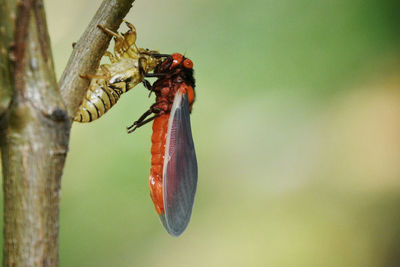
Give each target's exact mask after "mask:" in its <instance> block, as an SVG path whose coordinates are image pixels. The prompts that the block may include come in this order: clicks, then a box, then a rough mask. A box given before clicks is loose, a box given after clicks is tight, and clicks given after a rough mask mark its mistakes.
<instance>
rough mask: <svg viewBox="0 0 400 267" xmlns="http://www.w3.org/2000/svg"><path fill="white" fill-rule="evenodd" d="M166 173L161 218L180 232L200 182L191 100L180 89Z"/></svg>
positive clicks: (171, 123) (170, 130)
mask: <svg viewBox="0 0 400 267" xmlns="http://www.w3.org/2000/svg"><path fill="white" fill-rule="evenodd" d="M163 177H164V178H163V198H164V210H165V215H164V214H163V215H162V216H161V217H160V219H161V221H162V223H163V225H164V227H165V229H166V230H167V231H168V233H170V234H171V235H173V236H179V235H180V234H182V233H183V231H184V230H185V229H186V227H187V225H188V223H189V220H190V216H191V214H192V208H193V202H194V197H195V194H196V186H197V160H196V153H195V149H194V144H193V138H192V131H191V127H190V110H189V101H188V96H187V94H184V93H181V92H179V90H178V92H177V93H176V95H175V98H174V103H173V105H172V109H171V113H170V119H169V122H168V132H167V140H166V149H165V157H164V168H163Z"/></svg>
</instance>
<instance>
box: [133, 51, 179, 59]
mask: <svg viewBox="0 0 400 267" xmlns="http://www.w3.org/2000/svg"><path fill="white" fill-rule="evenodd" d="M139 54H143V55H147V56H151V57H155V58H160V57H170V56H171V55H168V54H159V53H153V52H151V51H149V52H147V51H143V52H140V53H139Z"/></svg>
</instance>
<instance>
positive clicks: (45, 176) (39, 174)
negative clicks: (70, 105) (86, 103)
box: [0, 0, 70, 266]
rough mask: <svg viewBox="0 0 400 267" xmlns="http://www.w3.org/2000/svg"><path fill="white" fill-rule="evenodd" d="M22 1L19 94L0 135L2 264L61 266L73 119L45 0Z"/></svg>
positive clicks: (16, 50) (18, 23) (16, 48)
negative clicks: (62, 207)
mask: <svg viewBox="0 0 400 267" xmlns="http://www.w3.org/2000/svg"><path fill="white" fill-rule="evenodd" d="M19 3H21V4H19V6H18V13H17V17H16V28H15V35H14V36H15V37H14V39H15V46H14V54H15V58H16V59H17V60H16V61H15V66H14V68H13V72H14V77H15V82H14V88H15V93H14V96H13V100H12V101H11V106H10V108H9V109H8V111H7V113H5V117H4V121H3V124H2V129H1V130H2V132H1V134H0V145H1V150H2V153H1V154H2V164H3V190H4V248H3V253H4V254H3V266H57V265H58V218H59V216H58V215H59V201H60V185H61V174H62V169H63V167H64V161H65V156H66V153H67V149H68V139H69V131H70V128H69V125H70V124H69V120H68V116H67V111H66V109H65V106H64V103H63V101H62V98H61V95H60V92H59V90H58V86H57V81H56V78H55V74H54V68H53V61H52V55H51V52H50V50H49V48H50V40H49V36H48V34H47V25H46V18H45V13H44V9H43V3H42V1H41V0H25V1H20V2H19Z"/></svg>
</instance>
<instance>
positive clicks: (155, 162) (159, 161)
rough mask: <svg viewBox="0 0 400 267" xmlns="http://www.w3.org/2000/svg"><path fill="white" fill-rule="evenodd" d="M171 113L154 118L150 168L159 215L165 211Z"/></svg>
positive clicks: (152, 196)
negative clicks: (165, 180) (164, 175)
mask: <svg viewBox="0 0 400 267" xmlns="http://www.w3.org/2000/svg"><path fill="white" fill-rule="evenodd" d="M168 120H169V114H164V115H161V116H160V117H157V118H156V119H154V122H153V135H152V136H151V143H152V145H151V168H150V177H149V185H150V196H151V199H152V200H153V203H154V206H155V209H156V211H157V213H158V215H161V213H164V202H163V193H162V192H163V188H162V185H163V166H164V154H165V141H166V135H167V131H168Z"/></svg>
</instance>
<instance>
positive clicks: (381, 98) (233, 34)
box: [46, 0, 400, 267]
mask: <svg viewBox="0 0 400 267" xmlns="http://www.w3.org/2000/svg"><path fill="white" fill-rule="evenodd" d="M99 3H100V0H96V1H95V0H91V1H78V0H71V1H59V0H53V1H46V8H47V13H48V15H47V16H48V24H49V28H50V35H51V37H52V45H53V49H54V55H55V64H56V69H57V73H58V75H61V73H62V70H63V68H64V66H65V64H66V62H67V60H68V57H69V55H70V53H71V44H72V42H74V41H76V40H77V39H78V38H79V36H80V34H81V33H82V32H83V30H84V28H85V27H86V25H87V24H88V22H89V20H90V19H91V17H92V16H93V14H94V13H95V11H96V8H97V6H98V5H99ZM399 3H400V2H398V1H389V0H384V1H374V0H353V1H346V0H338V1H327V0H325V1H321V0H318V1H317V0H301V1H295V0H282V1H270V0H267V1H264V0H255V1H251V2H248V1H247V2H246V1H226V0H223V1H211V0H204V1H198V0H195V1H184V0H172V1H155V0H148V1H139V0H137V1H136V2H135V4H134V6H133V9H132V11H131V12H130V13H129V15H128V17H127V20H129V21H131V22H133V23H134V25H135V26H136V28H137V30H138V45H139V46H141V47H148V48H151V49H160V50H161V51H162V52H165V53H172V52H182V53H186V55H187V56H188V57H190V58H191V59H193V61H194V63H195V70H196V79H197V102H196V103H195V105H194V110H193V114H192V128H193V129H192V131H193V135H194V139H195V145H196V149H197V154H198V161H199V168H200V169H199V187H198V194H197V199H196V203H195V208H194V213H193V217H192V221H191V224H190V225H189V228H188V229H187V231H186V232H185V233H184V235H183V236H182V237H180V238H178V239H175V238H171V237H170V236H168V235H167V233H166V232H165V231H164V229H163V228H162V226H161V224H160V222H159V220H158V218H157V215H156V213H155V211H154V209H153V204H152V202H151V200H150V197H149V192H148V185H147V177H148V173H149V166H150V161H149V158H150V135H151V126H150V125H148V126H147V127H143V128H141V129H140V130H138V131H137V132H135V133H134V134H131V135H127V134H126V131H125V126H127V125H129V124H130V123H131V122H133V121H134V120H136V119H137V118H138V117H139V116H140V115H141V114H142V112H144V111H145V110H146V108H147V107H148V106H149V105H150V104H151V103H152V102H153V98H151V99H149V98H147V94H148V92H146V90H145V89H144V88H143V87H142V86H138V87H136V88H135V89H133V90H132V91H131V92H130V93H128V94H126V95H125V96H123V97H122V99H121V100H120V102H119V104H118V105H116V106H115V107H114V108H113V109H112V110H111V111H110V112H109V113H107V114H106V115H105V116H104V117H103V118H102V119H100V120H98V121H95V122H93V123H91V124H77V123H75V124H74V126H73V129H72V136H71V144H70V153H69V155H68V159H67V164H66V168H65V174H64V177H63V187H62V197H63V198H62V205H61V225H60V263H61V266H280V267H282V266H305V267H309V266H351V267H355V266H363V267H366V266H399V265H400V257H399V255H400V253H399V250H400V213H399V206H400V180H399V178H400V167H399V166H400V165H399V160H400V139H399V136H400V120H399V116H400V92H399V91H398V88H399V84H400V83H399V82H400V76H399V70H400V61H399V54H400V53H399V52H400V49H399V48H400V46H399V44H400V35H399V28H400V19H399V16H398V11H399V8H400V4H399Z"/></svg>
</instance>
